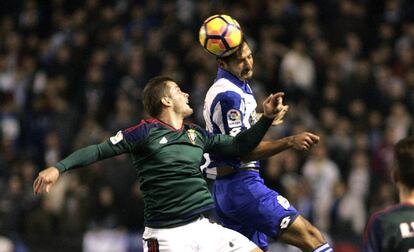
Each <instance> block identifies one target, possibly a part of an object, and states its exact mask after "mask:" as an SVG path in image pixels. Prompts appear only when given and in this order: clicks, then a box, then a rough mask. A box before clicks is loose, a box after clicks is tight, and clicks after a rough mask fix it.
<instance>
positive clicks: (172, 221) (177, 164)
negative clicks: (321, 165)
mask: <svg viewBox="0 0 414 252" xmlns="http://www.w3.org/2000/svg"><path fill="white" fill-rule="evenodd" d="M260 121H261V123H259V122H260ZM259 122H258V123H257V124H256V125H255V126H254V127H252V128H251V130H249V131H245V132H243V133H242V134H239V135H238V136H237V137H234V138H233V137H231V136H228V135H213V134H211V133H208V132H207V131H205V130H204V129H202V128H201V127H199V126H196V125H192V124H184V125H183V126H182V128H181V129H174V128H172V127H170V126H169V125H167V124H165V123H163V122H161V121H159V120H157V119H150V120H143V121H141V123H139V124H138V125H136V126H134V127H131V128H128V129H126V130H122V131H119V132H118V133H117V134H116V135H115V136H113V137H111V138H110V139H109V140H107V141H105V142H103V143H101V144H97V145H91V146H88V147H85V148H83V149H80V150H78V151H75V152H74V153H72V154H71V155H69V156H68V157H67V158H65V159H64V160H62V161H60V162H59V163H58V164H57V165H56V167H57V168H58V169H59V170H60V171H61V172H64V171H66V170H68V169H71V168H76V167H80V166H85V165H88V164H91V163H93V162H95V161H98V160H102V159H105V158H108V157H112V156H115V155H119V154H122V153H130V154H131V158H132V162H133V165H134V167H135V169H136V173H137V177H138V180H139V182H140V184H141V191H142V193H143V195H144V203H145V209H144V213H145V214H144V218H145V225H146V226H148V227H153V228H161V227H171V226H176V225H180V224H182V223H186V222H188V220H190V219H191V218H194V216H196V215H198V214H200V213H202V212H205V211H207V210H210V209H212V208H213V200H212V197H211V194H210V192H209V190H208V187H207V183H206V181H205V180H204V178H203V176H202V173H201V171H200V168H199V167H200V163H201V159H202V157H203V153H204V152H209V153H220V154H221V155H224V156H227V157H229V158H234V157H236V156H241V155H244V154H247V153H248V152H249V151H251V150H253V149H254V147H255V146H256V145H257V144H258V143H259V142H260V140H261V139H262V137H263V136H264V134H265V133H266V131H267V129H268V127H269V126H270V125H271V122H272V120H270V119H267V118H264V119H263V120H259ZM114 169H116V167H114Z"/></svg>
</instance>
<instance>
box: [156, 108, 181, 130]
mask: <svg viewBox="0 0 414 252" xmlns="http://www.w3.org/2000/svg"><path fill="white" fill-rule="evenodd" d="M158 119H159V120H160V121H162V122H164V123H166V124H168V125H170V126H171V127H173V128H174V129H181V127H182V126H183V122H184V118H183V117H182V116H181V115H178V114H177V113H174V112H172V111H164V112H162V113H161V115H160V116H159V117H158Z"/></svg>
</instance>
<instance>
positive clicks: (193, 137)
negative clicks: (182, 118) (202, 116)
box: [187, 129, 197, 144]
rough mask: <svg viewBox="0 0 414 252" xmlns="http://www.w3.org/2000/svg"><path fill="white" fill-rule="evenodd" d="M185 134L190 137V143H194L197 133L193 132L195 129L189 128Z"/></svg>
mask: <svg viewBox="0 0 414 252" xmlns="http://www.w3.org/2000/svg"><path fill="white" fill-rule="evenodd" d="M187 136H188V138H189V139H190V141H191V143H192V144H195V143H196V138H197V134H196V132H195V129H189V130H187Z"/></svg>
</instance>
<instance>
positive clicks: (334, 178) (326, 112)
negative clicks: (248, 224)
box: [0, 0, 414, 252]
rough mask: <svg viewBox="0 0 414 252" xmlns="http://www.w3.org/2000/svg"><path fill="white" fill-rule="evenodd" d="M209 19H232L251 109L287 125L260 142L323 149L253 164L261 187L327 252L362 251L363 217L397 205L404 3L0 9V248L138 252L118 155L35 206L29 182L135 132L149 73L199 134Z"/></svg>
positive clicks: (30, 1) (266, 0) (404, 105)
mask: <svg viewBox="0 0 414 252" xmlns="http://www.w3.org/2000/svg"><path fill="white" fill-rule="evenodd" d="M216 13H225V14H229V15H231V16H233V17H234V18H236V19H237V20H238V22H239V23H240V24H241V26H242V29H243V31H244V33H245V36H246V38H247V40H248V42H249V43H250V45H251V47H252V48H253V51H254V52H253V54H254V55H253V57H254V60H255V74H254V80H253V81H252V84H251V85H252V87H253V89H254V91H255V93H256V96H257V99H258V100H259V104H260V100H261V99H262V98H263V97H264V96H265V95H267V94H268V93H270V92H275V91H284V92H285V94H286V95H285V100H286V103H287V104H288V105H289V112H288V113H287V115H286V117H285V120H284V123H283V124H282V125H280V126H276V127H274V128H272V129H271V131H270V132H269V134H268V136H267V137H269V138H271V139H277V138H281V137H284V136H288V135H292V134H295V133H298V132H302V131H311V132H315V133H317V134H319V135H320V136H321V137H322V140H321V142H320V143H319V144H318V145H317V146H316V147H314V148H313V150H311V151H310V152H307V153H304V152H297V151H293V150H289V151H285V152H283V153H282V154H280V155H277V156H275V157H273V158H271V159H269V160H267V161H265V162H264V167H265V168H264V169H263V177H264V178H265V181H266V183H267V185H268V186H269V187H271V188H275V189H277V190H278V191H280V192H282V193H283V194H284V195H285V196H286V197H287V198H288V199H289V200H290V201H291V202H292V203H293V204H294V205H295V206H296V207H297V209H298V210H299V211H300V212H301V214H302V215H304V216H305V217H306V218H308V219H309V220H311V221H312V222H313V223H314V224H315V225H316V226H317V227H318V228H319V229H321V230H323V231H324V232H325V234H326V235H327V236H328V237H329V239H330V240H331V243H332V244H333V246H334V247H335V248H336V250H335V251H349V252H351V251H360V245H361V242H362V233H363V229H364V226H365V224H366V221H367V218H368V216H369V214H371V213H372V212H373V211H375V210H378V209H380V208H383V207H386V206H389V205H390V204H393V203H395V202H396V193H395V189H394V187H393V185H392V182H391V179H390V177H389V173H390V170H391V169H392V167H393V154H392V146H393V144H394V143H395V142H396V141H397V140H399V139H401V138H403V137H405V136H407V135H410V134H414V127H413V119H414V117H413V115H414V3H413V2H412V1H409V0H385V1H374V0H333V1H324V0H318V1H300V0H298V1H294V0H278V1H273V0H256V1H248V0H244V1H235V0H232V1H219V0H210V1H207V0H197V1H196V0H194V1H192V0H176V1H172V0H166V1H162V0H147V1H142V0H112V1H99V0H86V1H83V0H52V1H45V0H24V1H23V0H5V1H2V3H1V7H0V248H7V247H9V248H11V247H14V250H15V251H19V252H20V251H21V252H26V251H56V246H58V248H59V251H80V250H82V248H83V250H84V251H98V250H96V249H97V248H98V247H99V244H101V245H102V242H101V243H99V242H97V241H102V240H104V239H103V238H102V237H105V235H106V233H105V234H103V233H102V232H104V231H108V230H109V231H110V230H112V231H114V230H115V231H116V233H115V234H117V235H119V232H121V233H122V234H127V236H128V235H129V236H130V239H129V240H128V239H126V240H125V244H126V245H125V244H124V247H127V248H128V249H129V251H140V250H139V247H140V244H139V240H140V232H142V229H143V200H142V195H141V192H140V190H139V184H138V183H137V182H136V180H135V171H134V170H133V168H132V166H131V164H130V162H129V157H128V156H119V157H116V158H112V159H109V160H107V161H102V162H98V163H96V164H94V165H91V166H88V167H87V168H83V169H82V170H77V171H74V172H69V173H66V174H65V175H64V176H61V178H60V181H59V183H58V184H57V185H56V186H55V187H54V189H53V190H52V192H51V193H50V194H48V195H46V196H34V195H33V190H32V183H33V180H34V178H35V177H36V176H37V173H38V172H39V171H40V170H42V169H44V168H45V167H47V166H50V165H54V164H55V163H56V162H57V161H58V160H60V159H62V158H64V157H65V156H66V155H67V154H69V153H70V152H72V151H73V150H75V149H77V148H80V147H84V146H86V145H89V144H94V143H99V142H101V141H103V140H104V139H106V138H108V137H109V136H111V135H114V134H115V133H116V132H117V131H118V130H119V129H124V128H127V127H130V126H132V125H134V124H136V123H138V122H139V121H140V120H141V119H142V118H145V117H146V115H145V113H144V112H143V107H142V99H141V93H142V90H143V87H144V85H145V83H146V81H147V80H148V79H149V78H151V77H153V76H155V75H167V76H170V77H172V78H174V79H175V80H177V82H178V83H179V84H180V85H181V87H182V89H183V90H184V91H186V92H188V93H190V101H191V103H192V106H193V108H195V113H194V115H193V116H192V117H191V118H190V119H189V120H190V121H192V122H196V123H198V124H201V125H204V122H203V119H202V108H203V100H204V95H205V93H206V91H207V89H208V88H209V86H210V85H211V84H212V83H213V81H214V78H215V74H216V71H217V68H216V62H215V59H214V57H212V56H211V55H209V54H207V53H206V52H205V51H203V49H202V48H201V46H200V45H199V43H198V30H199V28H200V25H201V24H202V22H203V20H204V19H206V18H207V17H209V16H211V15H212V14H216ZM259 107H260V106H259ZM115 231H114V232H115ZM113 237H114V236H113V235H112V238H113ZM115 237H117V236H115ZM114 240H117V241H119V240H120V239H114ZM93 241H95V243H93ZM91 244H95V245H94V246H93V245H91ZM112 245H113V244H112ZM88 247H93V248H95V250H94V249H91V250H88ZM0 250H1V249H0ZM2 251H6V250H2ZM10 251H13V250H10ZM102 251H104V250H102ZM117 251H121V250H117ZM125 251H127V250H125ZM284 251H287V248H285V250H284Z"/></svg>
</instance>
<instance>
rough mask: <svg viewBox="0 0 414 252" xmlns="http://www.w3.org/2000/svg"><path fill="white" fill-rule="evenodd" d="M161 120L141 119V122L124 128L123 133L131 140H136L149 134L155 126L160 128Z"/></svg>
mask: <svg viewBox="0 0 414 252" xmlns="http://www.w3.org/2000/svg"><path fill="white" fill-rule="evenodd" d="M160 126H162V125H161V122H160V121H159V120H157V119H146V120H141V121H140V122H139V123H137V124H135V125H133V126H131V127H129V128H126V129H124V130H122V134H123V135H124V137H125V138H126V139H127V140H128V141H129V142H134V141H137V140H140V139H143V138H145V137H146V136H148V134H149V132H150V131H151V129H153V128H159V127H160Z"/></svg>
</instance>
